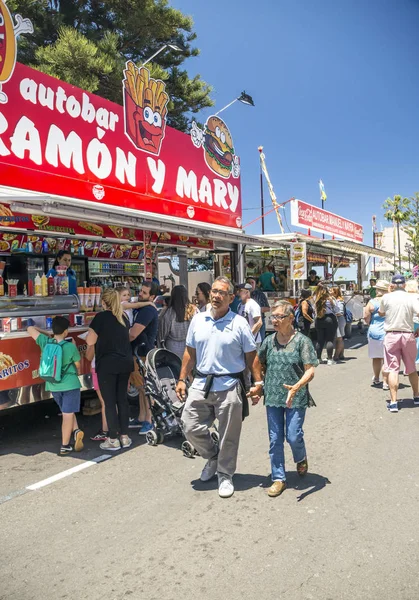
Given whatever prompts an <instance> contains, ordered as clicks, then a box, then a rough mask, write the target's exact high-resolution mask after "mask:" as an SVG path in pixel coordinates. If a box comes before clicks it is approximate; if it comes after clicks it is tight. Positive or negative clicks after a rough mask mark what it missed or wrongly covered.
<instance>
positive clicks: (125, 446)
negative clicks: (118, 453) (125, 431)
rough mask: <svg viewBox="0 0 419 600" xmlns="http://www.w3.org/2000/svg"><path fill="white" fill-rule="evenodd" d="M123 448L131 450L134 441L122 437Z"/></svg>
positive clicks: (124, 436)
mask: <svg viewBox="0 0 419 600" xmlns="http://www.w3.org/2000/svg"><path fill="white" fill-rule="evenodd" d="M120 439H121V446H122V447H123V448H129V447H130V446H131V444H132V439H131V438H130V437H129V436H127V435H121V438H120Z"/></svg>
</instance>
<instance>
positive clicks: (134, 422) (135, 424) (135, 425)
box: [128, 419, 144, 429]
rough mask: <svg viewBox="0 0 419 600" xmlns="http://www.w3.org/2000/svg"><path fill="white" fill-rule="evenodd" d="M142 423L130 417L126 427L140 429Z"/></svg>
mask: <svg viewBox="0 0 419 600" xmlns="http://www.w3.org/2000/svg"><path fill="white" fill-rule="evenodd" d="M143 425H144V423H143V422H142V421H139V420H138V419H130V420H129V424H128V427H129V428H130V429H141V427H142V426H143Z"/></svg>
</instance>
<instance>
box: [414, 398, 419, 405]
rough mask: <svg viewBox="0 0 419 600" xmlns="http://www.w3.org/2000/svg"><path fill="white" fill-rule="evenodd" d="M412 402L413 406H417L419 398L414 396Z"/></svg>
mask: <svg viewBox="0 0 419 600" xmlns="http://www.w3.org/2000/svg"><path fill="white" fill-rule="evenodd" d="M413 404H414V405H415V406H419V398H418V397H416V398H413Z"/></svg>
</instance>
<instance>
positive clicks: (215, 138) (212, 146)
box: [204, 117, 234, 179]
mask: <svg viewBox="0 0 419 600" xmlns="http://www.w3.org/2000/svg"><path fill="white" fill-rule="evenodd" d="M204 150H205V161H206V163H207V165H208V166H209V168H210V169H211V170H212V171H214V173H217V174H218V175H221V177H225V178H226V179H228V178H229V177H230V174H231V169H232V166H233V156H234V148H233V140H232V137H231V133H230V131H229V129H228V127H227V125H226V124H225V123H224V121H223V120H222V119H220V118H219V117H210V118H209V119H208V121H207V124H206V125H205V139H204Z"/></svg>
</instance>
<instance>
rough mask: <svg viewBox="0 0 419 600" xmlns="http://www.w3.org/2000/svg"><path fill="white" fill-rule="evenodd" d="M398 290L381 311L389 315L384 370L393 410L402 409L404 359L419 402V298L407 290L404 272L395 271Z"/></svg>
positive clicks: (390, 406)
mask: <svg viewBox="0 0 419 600" xmlns="http://www.w3.org/2000/svg"><path fill="white" fill-rule="evenodd" d="M391 284H392V286H393V288H394V291H393V292H391V293H390V294H385V295H384V296H383V297H382V299H381V304H380V310H379V314H380V315H381V316H384V317H385V321H384V331H385V332H386V334H385V338H384V371H386V372H387V373H388V374H389V375H388V384H389V386H390V396H391V399H390V403H389V406H388V409H389V410H390V412H398V410H399V407H398V401H397V390H398V388H399V372H400V366H401V361H402V360H403V362H404V365H405V373H406V374H407V375H408V377H409V381H410V385H411V386H412V390H413V402H414V403H415V404H416V405H419V380H418V374H417V371H416V364H415V361H416V352H417V349H416V338H415V335H414V333H413V331H414V323H413V318H414V317H415V316H416V315H418V314H419V300H418V298H417V296H416V294H408V293H407V292H406V290H405V287H406V280H405V278H404V277H403V275H394V277H393V279H392V280H391Z"/></svg>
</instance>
